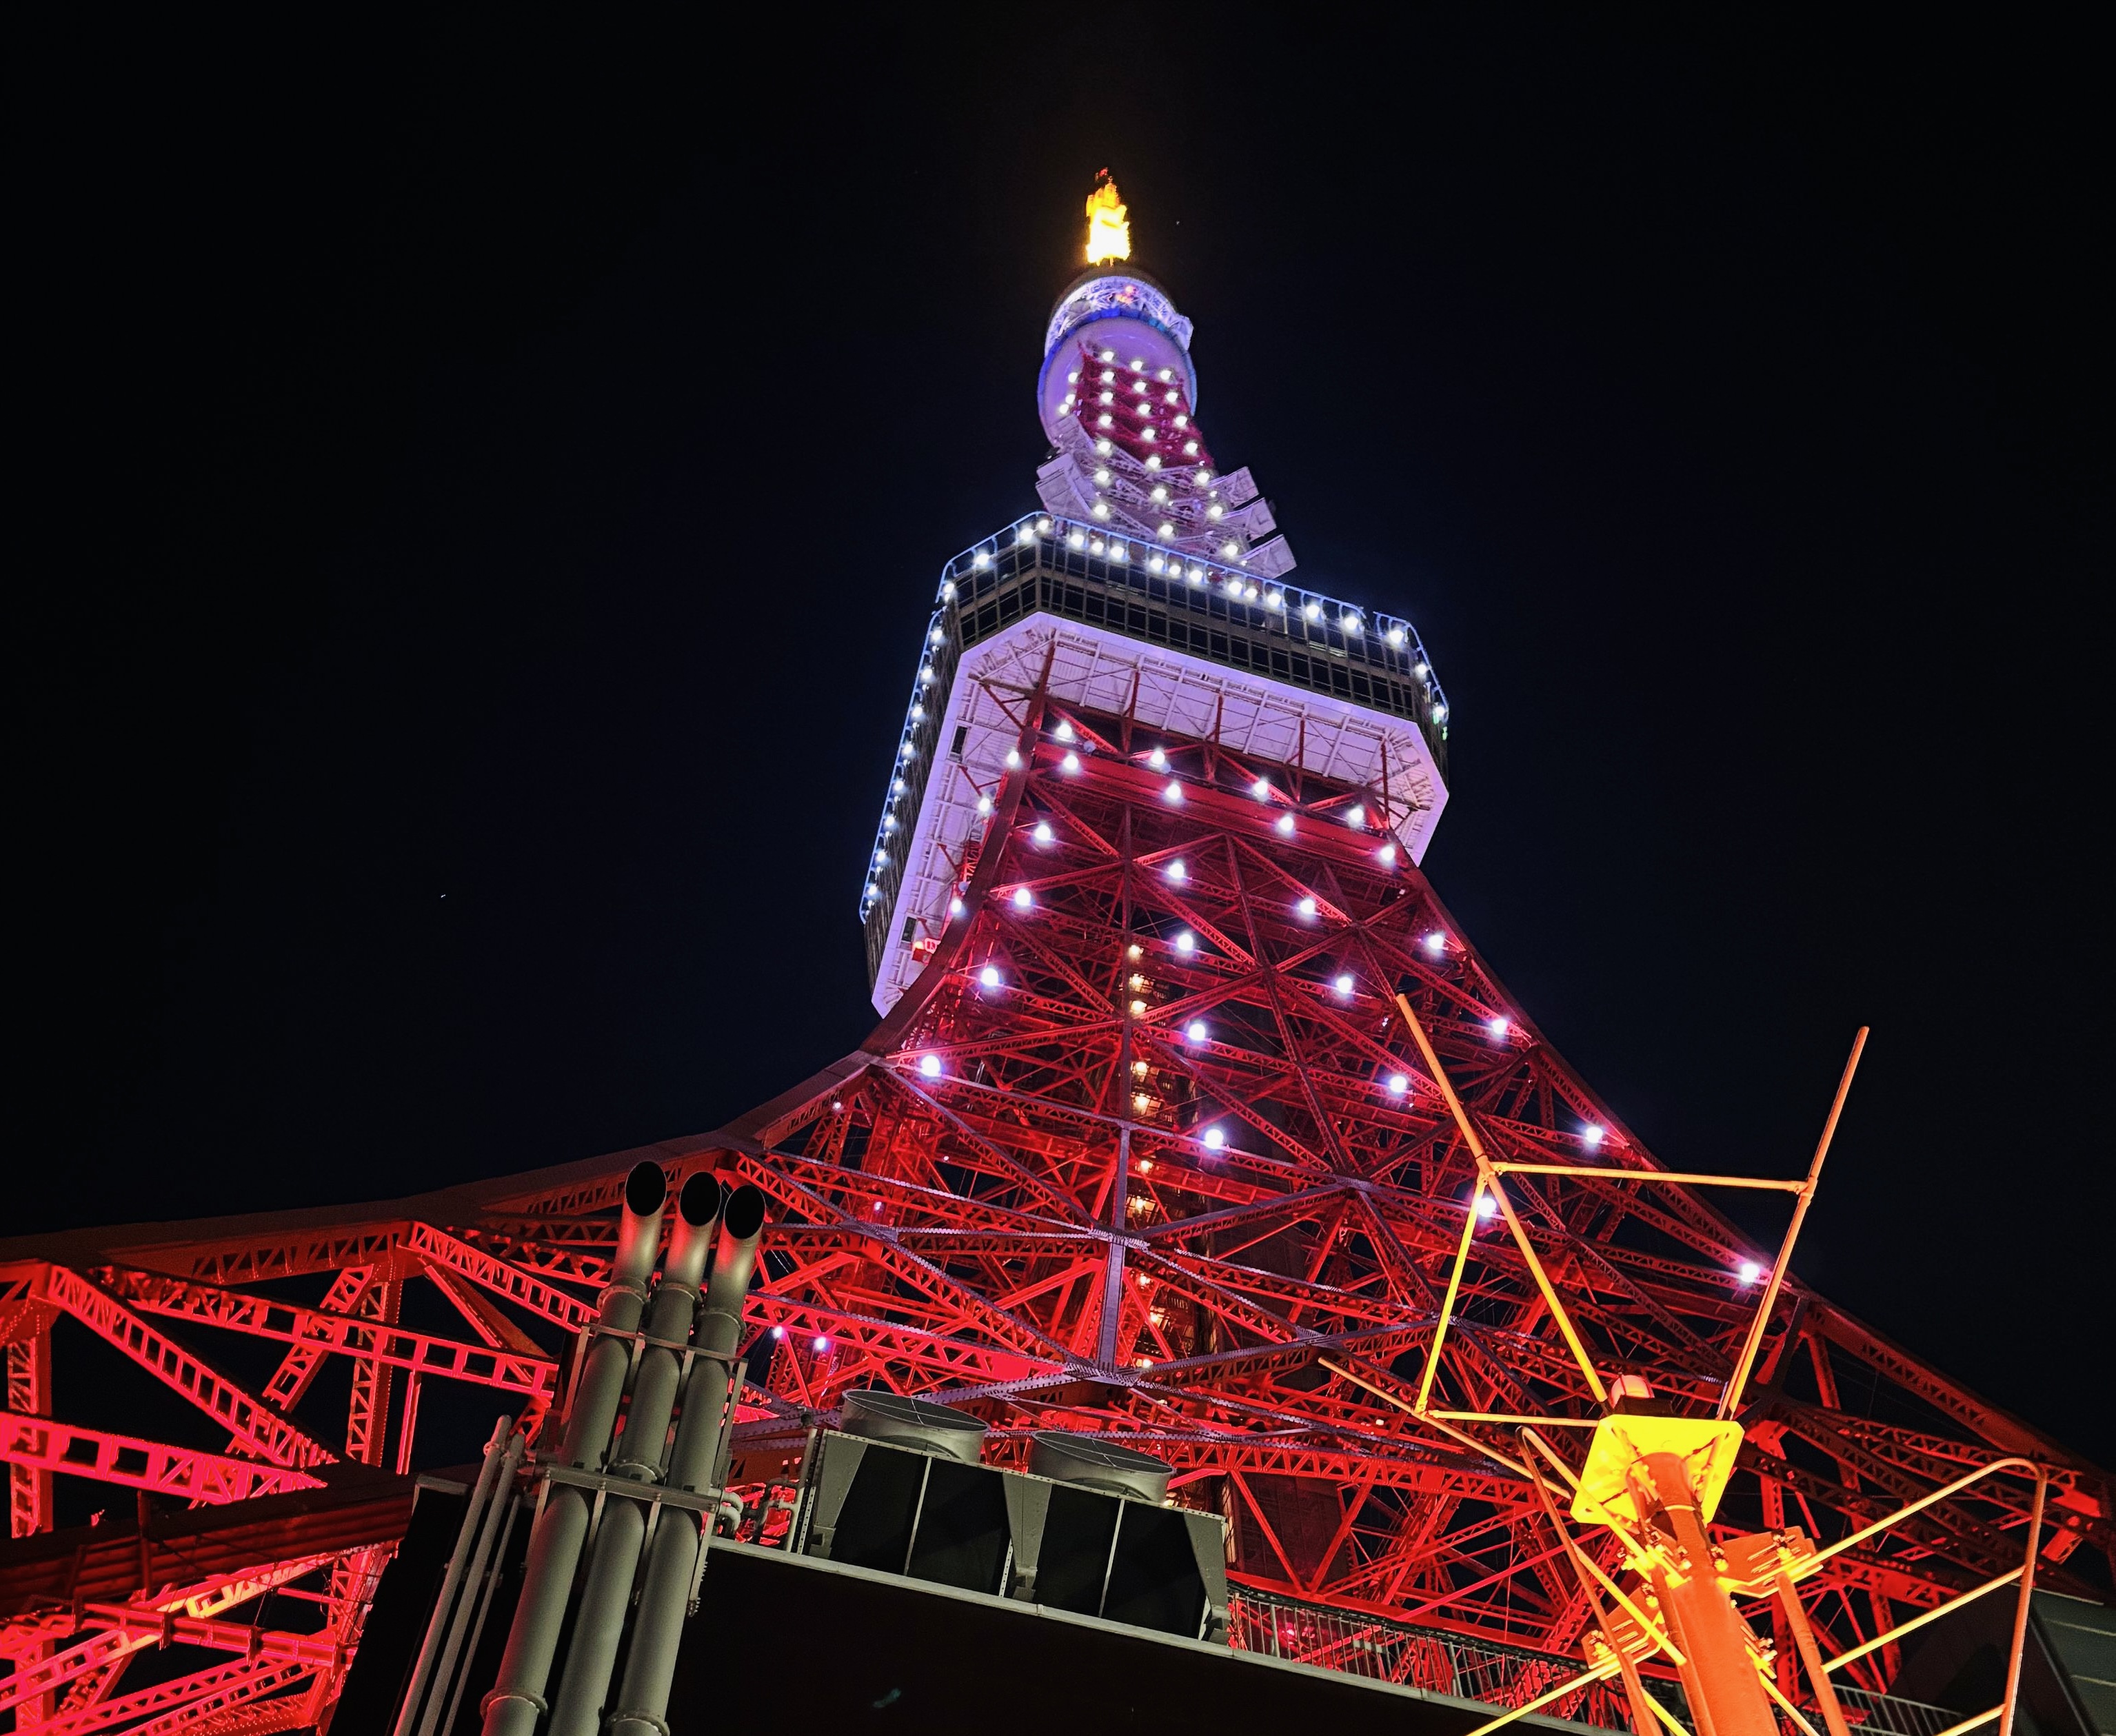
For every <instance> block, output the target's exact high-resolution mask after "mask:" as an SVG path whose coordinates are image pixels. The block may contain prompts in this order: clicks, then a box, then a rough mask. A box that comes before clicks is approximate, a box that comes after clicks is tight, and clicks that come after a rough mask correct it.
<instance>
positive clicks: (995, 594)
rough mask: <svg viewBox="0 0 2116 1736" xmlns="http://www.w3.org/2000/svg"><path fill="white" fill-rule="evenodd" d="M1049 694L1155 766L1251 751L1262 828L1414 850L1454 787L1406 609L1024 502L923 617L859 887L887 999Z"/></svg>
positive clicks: (877, 979)
mask: <svg viewBox="0 0 2116 1736" xmlns="http://www.w3.org/2000/svg"><path fill="white" fill-rule="evenodd" d="M1039 695H1041V696H1042V699H1043V700H1044V701H1046V702H1047V703H1051V704H1056V705H1061V706H1064V707H1066V708H1069V709H1070V710H1074V711H1076V712H1079V713H1083V714H1094V715H1097V716H1100V717H1106V718H1110V719H1120V720H1121V721H1122V724H1123V727H1124V730H1125V734H1126V736H1127V737H1128V739H1129V742H1130V743H1131V747H1130V750H1129V756H1130V757H1132V758H1134V759H1137V760H1139V761H1140V762H1141V763H1142V764H1145V765H1149V766H1152V767H1153V768H1154V769H1157V770H1158V769H1160V768H1162V766H1165V765H1167V764H1168V760H1167V758H1166V754H1165V753H1163V752H1162V745H1163V744H1164V743H1168V742H1177V741H1183V742H1207V743H1210V744H1212V746H1215V747H1216V748H1219V749H1223V750H1224V751H1226V755H1229V756H1230V762H1229V763H1230V764H1236V765H1239V766H1240V767H1241V768H1243V769H1242V770H1241V771H1240V773H1239V774H1236V773H1224V774H1223V776H1225V777H1236V776H1238V777H1240V778H1246V779H1248V780H1249V782H1248V786H1247V787H1248V788H1251V789H1252V790H1254V791H1264V790H1268V791H1270V792H1272V793H1271V795H1270V796H1269V797H1268V801H1267V807H1268V809H1269V811H1263V809H1261V808H1260V809H1259V812H1258V824H1259V825H1260V826H1264V827H1269V826H1272V825H1276V826H1278V827H1279V828H1280V829H1281V830H1288V829H1290V828H1291V827H1293V826H1295V825H1300V826H1308V825H1311V824H1324V825H1334V826H1340V827H1342V826H1346V825H1350V826H1351V827H1352V828H1353V829H1356V830H1359V831H1361V832H1364V833H1367V834H1371V835H1372V836H1373V840H1374V843H1375V846H1376V847H1378V848H1383V849H1388V848H1392V847H1395V848H1400V849H1401V851H1402V852H1403V853H1404V854H1405V855H1406V856H1407V857H1409V859H1410V861H1414V862H1415V861H1419V860H1421V859H1422V858H1423V857H1424V853H1425V850H1426V847H1427V845H1428V843H1429V842H1430V840H1431V838H1432V834H1433V826H1434V824H1436V822H1437V821H1438V819H1439V815H1440V811H1441V809H1442V806H1444V805H1445V804H1446V801H1447V730H1448V722H1447V698H1446V696H1445V694H1444V693H1443V692H1442V690H1441V687H1440V685H1439V682H1438V677H1436V676H1435V675H1434V673H1433V667H1432V661H1431V659H1430V658H1429V657H1428V655H1427V654H1426V651H1425V648H1424V645H1423V644H1422V643H1421V642H1420V641H1419V637H1418V634H1417V631H1416V630H1415V628H1414V627H1412V626H1411V625H1410V622H1407V621H1405V620H1402V619H1401V618H1396V617H1394V616H1390V615H1385V614H1377V613H1369V611H1367V610H1365V609H1360V608H1358V607H1356V606H1354V605H1351V604H1346V603H1344V602H1341V601H1340V600H1338V599H1335V598H1332V597H1327V596H1325V595H1323V594H1322V593H1320V592H1318V591H1314V590H1306V589H1303V588H1301V587H1299V586H1292V585H1288V584H1286V583H1284V582H1282V581H1279V580H1276V579H1267V578H1263V577H1260V576H1258V575H1257V574H1255V573H1254V572H1249V571H1247V570H1245V568H1244V567H1240V566H1237V565H1235V564H1233V563H1226V562H1221V561H1216V560H1213V559H1211V558H1207V557H1204V556H1202V555H1194V554H1179V553H1174V552H1171V551H1167V550H1164V549H1160V548H1157V547H1156V546H1154V545H1152V544H1139V543H1137V542H1134V541H1132V540H1129V539H1126V538H1123V537H1120V536H1115V535H1111V534H1110V533H1108V532H1107V531H1106V530H1105V529H1104V528H1103V527H1102V526H1098V525H1095V524H1092V523H1085V522H1081V521H1075V520H1069V519H1065V518H1060V517H1056V516H1054V515H1051V514H1037V515H1032V516H1030V517H1024V518H1022V519H1019V520H1017V521H1015V522H1014V524H1012V525H1010V526H1008V527H1007V528H1006V529H1005V530H1003V531H1001V532H1000V534H999V535H996V536H995V537H992V538H991V539H989V540H987V541H985V542H983V543H981V544H977V546H975V547H973V548H971V549H966V550H964V552H963V553H961V554H959V555H958V556H956V557H955V558H954V559H953V560H951V561H950V562H949V563H947V565H946V566H945V567H944V568H943V569H942V571H941V580H940V586H939V595H938V597H937V598H936V604H935V607H934V609H933V611H932V613H931V617H930V618H929V619H928V621H927V631H926V636H925V640H924V642H923V645H922V654H921V656H920V659H919V663H918V670H917V673H916V675H915V676H914V678H913V688H912V693H911V696H910V700H909V702H908V705H907V708H906V714H905V718H904V730H903V734H902V737H901V738H900V739H899V743H898V751H897V757H896V764H895V769H894V771H893V773H892V774H891V778H890V790H889V795H888V798H887V800H886V801H885V803H884V806H883V811H882V815H881V823H880V825H879V826H878V828H877V829H876V836H875V843H874V847H873V852H872V857H870V860H869V864H868V875H867V881H866V883H865V885H864V887H863V889H862V893H861V898H860V916H861V920H862V924H863V925H864V927H865V929H866V931H867V963H868V970H869V973H870V976H871V977H872V981H873V986H874V999H875V1003H876V1006H877V1008H881V1010H882V1011H884V1012H886V1011H887V1010H888V1008H889V1007H890V1005H892V1004H893V1003H894V1002H895V999H896V998H897V997H898V996H899V994H902V992H903V991H904V989H905V988H906V987H907V986H908V985H909V983H910V981H911V980H912V979H913V977H915V976H917V974H918V970H919V969H920V968H921V967H922V965H923V963H924V961H925V958H926V957H927V955H928V954H930V953H931V950H932V949H933V947H934V946H935V945H936V944H937V942H938V940H939V938H940V936H941V934H942V933H943V931H944V930H945V928H946V925H947V924H948V922H949V921H950V920H951V917H952V915H953V913H954V912H955V910H956V908H957V906H958V903H959V898H960V895H961V893H962V891H963V889H964V887H965V886H966V885H967V884H968V880H969V878H970V875H971V874H972V873H973V871H974V869H975V864H976V859H977V853H978V852H979V850H980V849H981V847H982V841H983V837H984V834H985V831H986V829H987V827H988V825H989V823H990V820H991V815H993V813H994V811H995V806H996V798H997V796H998V793H999V792H1000V787H1001V785H1002V783H1004V781H1005V778H1006V776H1007V774H1008V772H1009V770H1010V769H1011V768H1018V767H1019V765H1020V763H1021V762H1020V759H1019V755H1020V753H1021V752H1022V751H1023V746H1024V742H1025V740H1026V732H1027V731H1028V728H1029V727H1030V718H1031V708H1032V706H1033V705H1034V704H1035V703H1036V701H1037V696H1039ZM1079 751H1080V752H1081V753H1082V754H1085V755H1088V756H1090V757H1092V756H1093V754H1094V753H1095V751H1096V749H1095V746H1094V744H1093V742H1092V741H1089V740H1087V739H1083V740H1081V741H1080V742H1079ZM1105 757H1107V754H1106V752H1105ZM1214 763H1215V764H1217V761H1215V762H1214ZM1265 768H1268V769H1269V770H1268V771H1267V770H1265ZM1169 775H1170V777H1171V781H1172V782H1176V783H1180V780H1182V779H1183V778H1185V777H1194V776H1195V775H1196V773H1195V772H1194V771H1193V772H1191V773H1188V774H1186V773H1185V772H1182V771H1180V770H1176V769H1171V771H1170V774H1169ZM1296 788H1299V789H1302V790H1303V791H1304V799H1303V800H1301V801H1294V800H1292V799H1290V792H1291V791H1293V790H1295V789H1296ZM1258 799H1259V801H1264V800H1265V799H1266V798H1264V797H1261V796H1259V797H1258Z"/></svg>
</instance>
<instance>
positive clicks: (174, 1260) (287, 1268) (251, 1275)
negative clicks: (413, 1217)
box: [125, 1222, 406, 1284]
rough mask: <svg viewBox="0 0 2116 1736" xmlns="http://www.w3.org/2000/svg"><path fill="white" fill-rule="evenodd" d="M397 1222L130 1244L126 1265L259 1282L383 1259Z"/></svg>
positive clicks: (207, 1279) (218, 1280) (215, 1280)
mask: <svg viewBox="0 0 2116 1736" xmlns="http://www.w3.org/2000/svg"><path fill="white" fill-rule="evenodd" d="M404 1229H406V1225H404V1224H402V1223H398V1222H383V1223H378V1224H358V1225H354V1226H351V1227H344V1226H341V1227H338V1228H335V1229H320V1230H315V1231H309V1232H302V1233H288V1232H284V1231H282V1232H279V1233H274V1234H269V1235H260V1236H255V1237H231V1238H228V1239H226V1240H223V1241H214V1242H200V1243H197V1244H196V1245H192V1244H188V1243H181V1242H161V1243H156V1244H151V1245H149V1246H146V1247H131V1246H128V1247H127V1248H126V1250H125V1257H126V1260H127V1263H128V1264H130V1265H136V1266H138V1267H140V1268H141V1269H142V1270H146V1271H150V1272H166V1273H168V1274H169V1275H170V1276H172V1277H176V1278H195V1279H198V1280H199V1281H200V1283H203V1284H260V1283H262V1282H263V1281H264V1280H265V1279H269V1278H300V1277H303V1276H306V1274H309V1273H311V1272H333V1271H338V1270H343V1268H345V1267H347V1266H353V1265H373V1264H375V1262H376V1261H379V1260H381V1259H383V1258H384V1257H385V1256H387V1255H388V1254H389V1250H390V1249H391V1248H392V1247H394V1246H395V1245H396V1243H397V1242H398V1238H399V1237H400V1236H401V1235H402V1234H403V1231H404Z"/></svg>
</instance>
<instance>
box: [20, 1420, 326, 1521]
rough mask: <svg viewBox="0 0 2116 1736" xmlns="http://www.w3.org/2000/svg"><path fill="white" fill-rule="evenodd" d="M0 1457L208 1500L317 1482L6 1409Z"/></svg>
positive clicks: (215, 1502)
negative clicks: (21, 1414)
mask: <svg viewBox="0 0 2116 1736" xmlns="http://www.w3.org/2000/svg"><path fill="white" fill-rule="evenodd" d="M0 1459H4V1460H5V1461H6V1462H7V1463H9V1464H11V1465H28V1466H31V1467H37V1468H39V1469H42V1470H44V1471H47V1472H64V1473H65V1474H66V1475H67V1476H69V1477H90V1478H93V1479H94V1481H97V1482H101V1483H114V1484H117V1485H119V1486H122V1487H124V1488H127V1489H145V1490H153V1491H154V1492H155V1493H157V1494H161V1495H186V1496H189V1497H190V1498H191V1499H194V1500H197V1501H200V1502H203V1503H205V1504H207V1505H209V1506H221V1505H223V1504H226V1503H228V1502H229V1501H246V1500H248V1499H250V1498H251V1496H252V1495H281V1494H284V1493H285V1492H286V1491H287V1490H290V1489H319V1488H321V1487H322V1486H323V1480H322V1479H321V1478H320V1477H311V1476H309V1475H308V1474H307V1473H306V1472H301V1471H297V1470H293V1469H290V1468H288V1467H285V1466H282V1465H270V1464H264V1463H260V1462H259V1461H257V1460H256V1459H254V1458H228V1457H227V1456H226V1455H225V1454H219V1453H203V1452H199V1451H197V1450H196V1449H192V1448H189V1447H173V1446H168V1445H167V1444H164V1443H163V1442H161V1441H157V1440H140V1439H139V1438H138V1437H136V1436H135V1435H113V1434H110V1433H108V1432H106V1431H103V1430H100V1429H88V1428H81V1427H79V1426H76V1425H75V1424H72V1423H65V1422H54V1421H51V1420H50V1419H49V1418H48V1417H21V1416H16V1415H15V1414H13V1413H12V1412H8V1413H7V1414H5V1415H0Z"/></svg>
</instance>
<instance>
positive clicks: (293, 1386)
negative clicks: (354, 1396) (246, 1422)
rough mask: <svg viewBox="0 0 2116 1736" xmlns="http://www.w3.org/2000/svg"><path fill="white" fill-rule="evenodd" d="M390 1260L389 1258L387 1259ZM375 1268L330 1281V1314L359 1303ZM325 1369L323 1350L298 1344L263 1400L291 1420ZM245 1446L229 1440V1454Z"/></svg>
mask: <svg viewBox="0 0 2116 1736" xmlns="http://www.w3.org/2000/svg"><path fill="white" fill-rule="evenodd" d="M384 1257H385V1258H386V1257H387V1256H384ZM374 1276H375V1268H374V1267H373V1266H371V1265H356V1266H348V1267H347V1268H346V1270H343V1272H340V1273H339V1274H338V1276H337V1277H336V1278H334V1279H332V1280H331V1287H330V1288H329V1291H328V1292H326V1293H325V1294H324V1299H323V1302H322V1304H321V1306H322V1307H323V1310H324V1312H325V1313H327V1314H343V1313H344V1312H346V1311H348V1310H349V1309H350V1308H351V1307H352V1305H353V1304H354V1303H355V1302H358V1301H359V1300H360V1298H361V1296H362V1295H363V1294H364V1293H366V1289H367V1286H368V1284H370V1282H371V1281H372V1280H373V1279H374ZM322 1366H324V1350H323V1348H322V1347H321V1346H320V1345H317V1344H297V1345H295V1346H294V1347H293V1348H292V1349H290V1350H289V1351H288V1353H286V1354H285V1355H284V1356H283V1357H280V1358H279V1366H278V1367H277V1368H275V1369H274V1370H273V1371H272V1378H271V1379H270V1380H267V1381H266V1382H265V1399H266V1401H267V1402H268V1403H271V1404H274V1405H276V1406H277V1407H278V1408H279V1410H280V1411H281V1412H283V1413H285V1414H286V1415H288V1416H290V1417H291V1416H292V1414H293V1412H294V1407H295V1406H296V1405H297V1404H299V1403H301V1397H302V1395H303V1394H305V1393H306V1392H307V1391H308V1389H309V1383H310V1382H311V1380H315V1377H316V1371H317V1370H318V1369H320V1368H321V1367H322ZM241 1445H242V1440H240V1438H237V1439H234V1440H230V1442H229V1443H228V1450H229V1451H230V1452H233V1451H235V1450H236V1449H237V1448H239V1447H240V1446H241Z"/></svg>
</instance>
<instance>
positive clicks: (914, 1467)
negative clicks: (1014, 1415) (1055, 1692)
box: [791, 1392, 1227, 1640]
mask: <svg viewBox="0 0 2116 1736" xmlns="http://www.w3.org/2000/svg"><path fill="white" fill-rule="evenodd" d="M841 1421H842V1422H843V1425H844V1427H843V1430H842V1431H840V1430H837V1429H824V1430H821V1431H818V1432H817V1433H816V1435H814V1436H813V1437H812V1440H811V1443H810V1445H809V1448H808V1451H807V1455H806V1457H805V1458H804V1459H803V1463H802V1468H801V1494H800V1498H799V1505H798V1509H797V1511H796V1513H795V1516H794V1520H793V1532H792V1542H791V1546H792V1547H793V1550H795V1551H797V1552H798V1553H799V1554H803V1555H812V1556H817V1557H820V1558H821V1559H826V1560H829V1561H835V1562H839V1563H842V1564H844V1565H846V1566H849V1567H855V1568H867V1569H868V1570H870V1571H872V1572H880V1573H895V1574H901V1575H904V1576H905V1577H906V1578H912V1579H923V1580H926V1581H928V1582H931V1583H934V1584H937V1585H946V1586H953V1587H957V1588H959V1589H960V1590H962V1591H975V1592H980V1593H982V1594H983V1595H985V1596H991V1597H1000V1598H1005V1599H1008V1600H1010V1601H1014V1602H1017V1603H1033V1604H1038V1605H1042V1606H1043V1607H1044V1608H1046V1609H1051V1610H1066V1611H1068V1612H1070V1613H1071V1614H1075V1615H1085V1616H1090V1617H1094V1618H1097V1619H1102V1620H1104V1621H1111V1622H1121V1623H1125V1624H1126V1625H1127V1626H1130V1627H1135V1628H1153V1629H1155V1630H1157V1631H1158V1632H1160V1633H1175V1634H1181V1635H1183V1636H1184V1637H1186V1638H1191V1639H1211V1640H1218V1639H1222V1638H1224V1637H1226V1631H1227V1573H1226V1520H1224V1519H1222V1518H1221V1517H1220V1516H1219V1515H1218V1514H1217V1513H1195V1512H1192V1511H1189V1510H1188V1509H1183V1508H1177V1507H1169V1506H1165V1505H1163V1504H1162V1503H1163V1502H1164V1500H1165V1499H1166V1496H1167V1492H1168V1480H1169V1467H1167V1466H1166V1464H1164V1463H1162V1461H1161V1460H1159V1459H1157V1458H1149V1457H1148V1455H1147V1454H1143V1453H1135V1452H1134V1451H1132V1450H1131V1449H1129V1448H1127V1447H1120V1446H1117V1445H1116V1444H1112V1443H1111V1442H1108V1441H1105V1440H1097V1439H1096V1438H1095V1437H1093V1436H1092V1435H1066V1434H1060V1433H1056V1432H1046V1433H1043V1434H1039V1435H1036V1436H1035V1437H1034V1439H1033V1442H1032V1443H1031V1454H1032V1458H1031V1467H1032V1468H1031V1469H1030V1470H1029V1471H1028V1472H1019V1471H1004V1470H1000V1469H999V1468H997V1467H994V1466H988V1465H984V1464H981V1463H978V1458H977V1454H978V1449H979V1446H980V1444H982V1440H983V1436H984V1434H985V1429H984V1426H983V1425H982V1423H980V1422H979V1421H977V1419H976V1418H975V1417H970V1416H967V1415H965V1414H964V1412H961V1411H957V1410H952V1409H950V1408H949V1407H948V1406H946V1405H944V1404H935V1403H931V1402H930V1401H929V1400H926V1399H919V1398H904V1397H901V1396H899V1395H898V1394H894V1393H883V1392H861V1393H851V1394H847V1395H846V1398H845V1402H844V1411H843V1413H842V1417H841Z"/></svg>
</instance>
